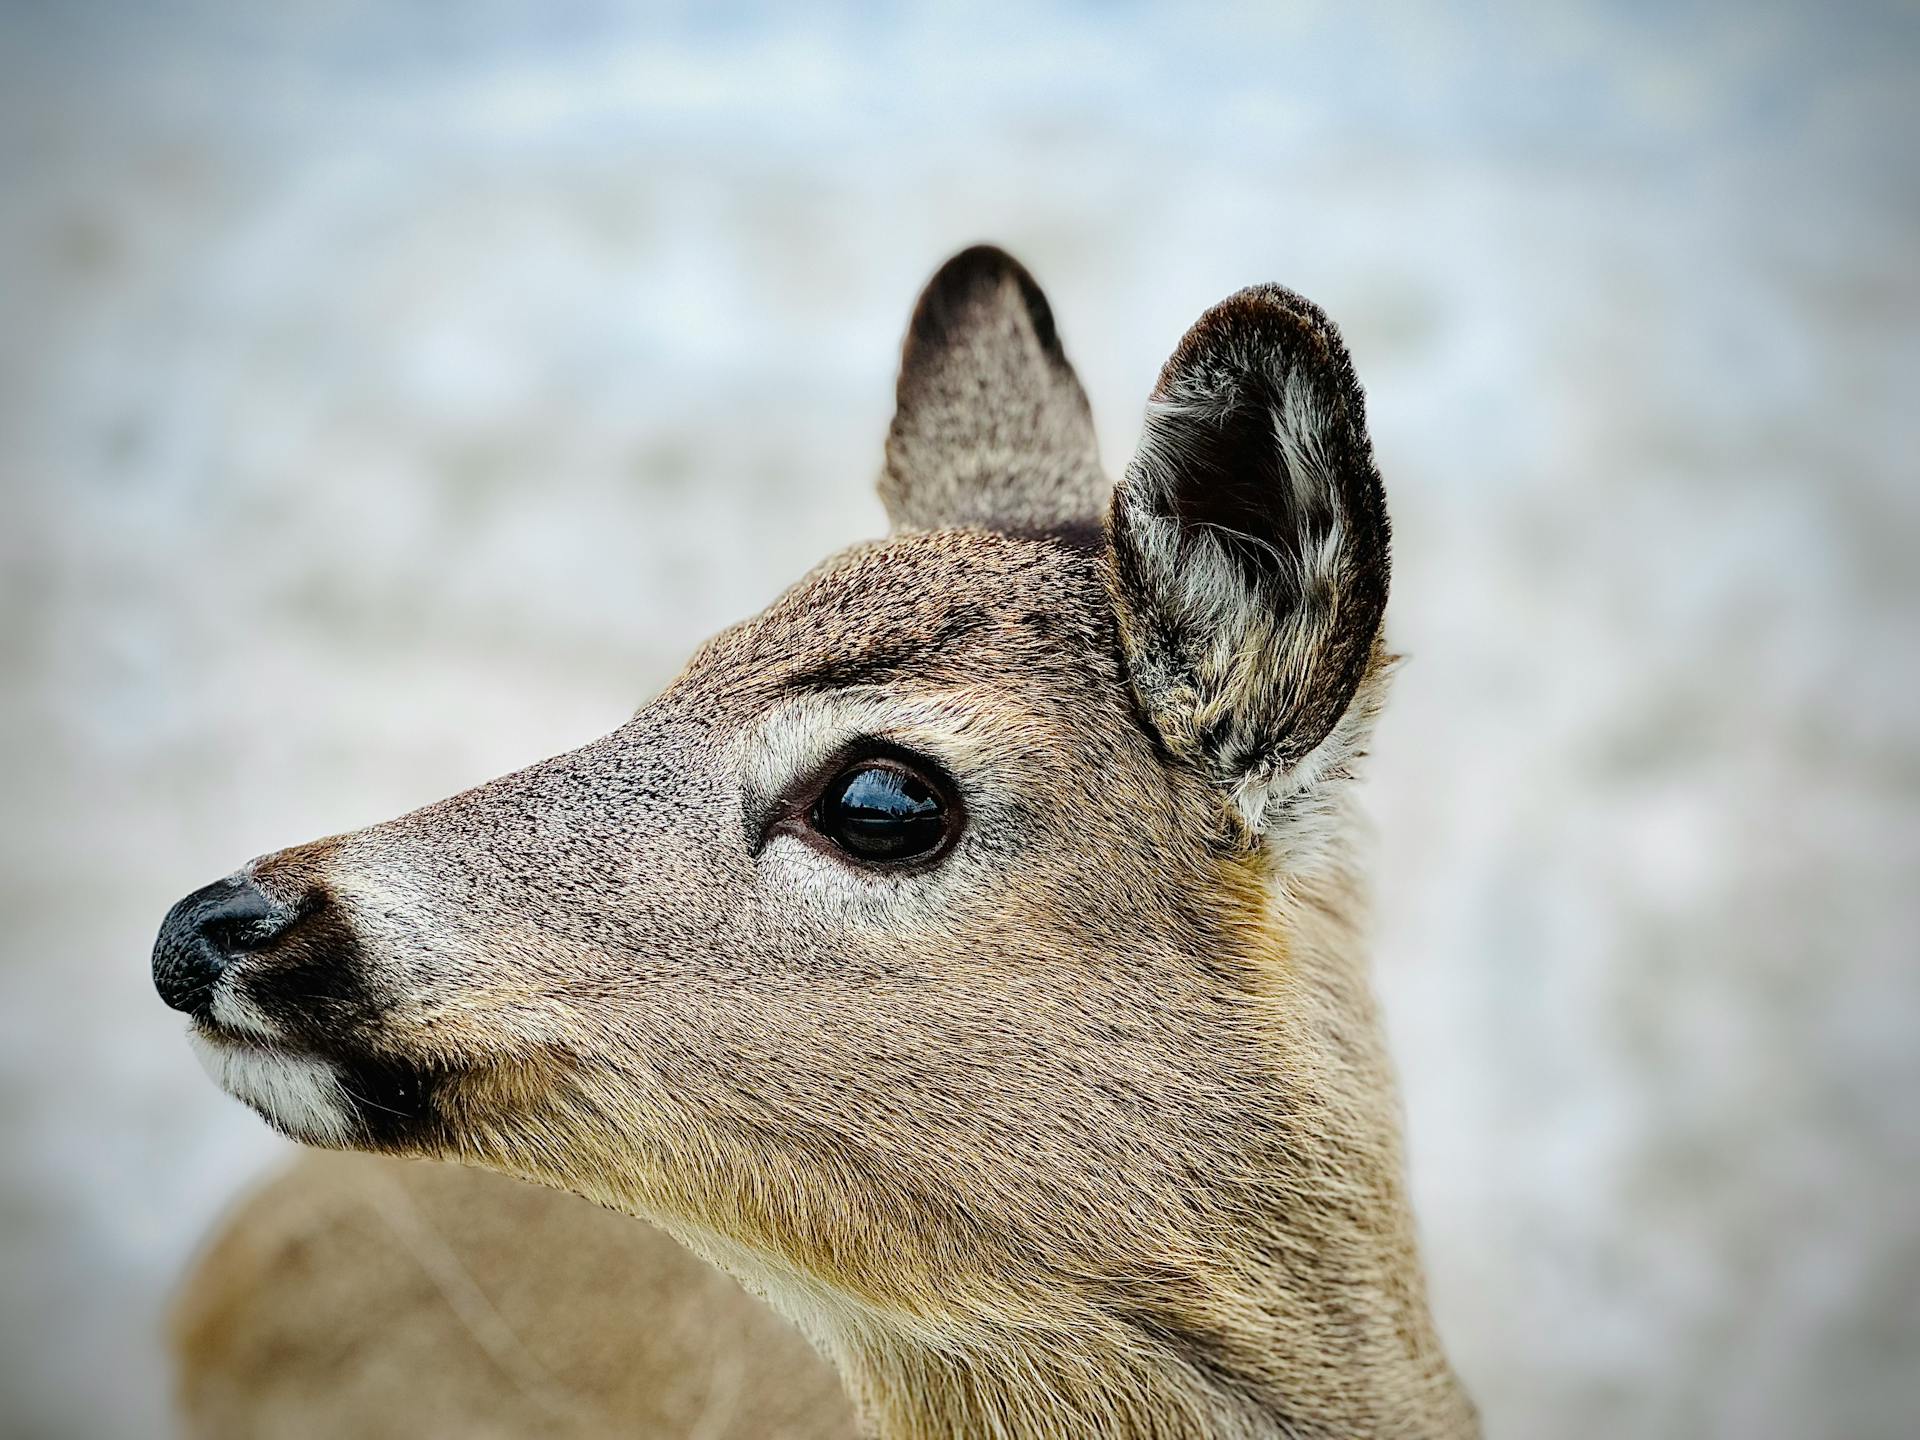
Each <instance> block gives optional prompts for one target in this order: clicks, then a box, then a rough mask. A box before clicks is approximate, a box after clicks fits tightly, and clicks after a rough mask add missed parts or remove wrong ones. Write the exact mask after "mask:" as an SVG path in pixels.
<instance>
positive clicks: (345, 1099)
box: [188, 1016, 439, 1149]
mask: <svg viewBox="0 0 1920 1440" xmlns="http://www.w3.org/2000/svg"><path fill="white" fill-rule="evenodd" d="M188 1041H189V1043H190V1044H191V1045H192V1047H193V1053H194V1055H195V1057H196V1058H197V1059H198V1060H199V1061H200V1064H201V1066H202V1067H203V1068H204V1069H205V1070H206V1072H207V1074H208V1075H209V1076H210V1077H211V1078H212V1079H213V1081H214V1083H215V1084H217V1085H219V1086H220V1088H221V1089H223V1090H225V1091H226V1092H227V1093H228V1094H229V1095H231V1096H233V1097H234V1098H235V1099H236V1100H239V1101H241V1102H242V1103H244V1104H245V1105H247V1106H248V1107H249V1108H251V1109H252V1110H254V1111H255V1112H256V1113H257V1114H258V1115H259V1116H260V1117H261V1118H262V1119H264V1120H265V1121H266V1122H267V1123H268V1124H269V1125H271V1126H273V1128H274V1129H276V1130H278V1131H280V1133H281V1134H283V1135H286V1136H288V1137H290V1138H291V1139H294V1140H298V1141H301V1142H302V1143H303V1144H307V1145H320V1146H326V1147H332V1148H347V1147H353V1148H372V1149H412V1148H416V1147H417V1146H419V1145H420V1144H421V1142H422V1141H423V1140H424V1139H425V1138H426V1135H427V1133H428V1132H429V1131H430V1130H432V1129H433V1128H434V1127H435V1126H436V1125H437V1123H438V1119H437V1117H438V1112H437V1110H436V1108H435V1105H434V1092H435V1090H436V1089H437V1088H438V1083H439V1082H438V1080H437V1079H436V1077H434V1076H431V1075H429V1074H427V1073H426V1072H424V1071H422V1070H420V1069H419V1068H418V1067H415V1066H411V1065H406V1064H403V1063H400V1062H396V1061H393V1060H388V1059H382V1058H378V1057H375V1056H372V1055H368V1054H359V1053H353V1052H352V1051H348V1050H345V1049H342V1050H337V1051H336V1050H333V1049H332V1048H331V1047H330V1048H329V1050H327V1051H325V1052H323V1051H320V1050H317V1049H314V1048H311V1047H308V1046H305V1045H302V1044H299V1043H297V1042H293V1041H288V1040H283V1039H278V1038H265V1037H263V1036H261V1035H260V1034H259V1033H257V1032H254V1031H251V1030H245V1029H240V1028H237V1027H234V1026H232V1025H229V1024H223V1023H222V1022H221V1021H219V1020H217V1019H214V1018H212V1017H210V1016H207V1017H200V1018H197V1019H196V1020H195V1021H194V1023H193V1025H192V1026H191V1027H190V1029H189V1031H188Z"/></svg>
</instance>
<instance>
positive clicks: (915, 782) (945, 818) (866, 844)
mask: <svg viewBox="0 0 1920 1440" xmlns="http://www.w3.org/2000/svg"><path fill="white" fill-rule="evenodd" d="M813 827H814V829H816V830H818V831H819V832H820V833H821V834H822V835H825V836H826V837H827V838H828V839H829V840H831V841H833V843H834V844H836V845H838V846H839V847H840V848H841V849H842V850H844V851H846V852H847V853H848V854H849V855H852V856H854V857H856V858H857V859H861V860H919V859H923V858H924V857H926V856H928V855H931V854H932V853H933V852H934V851H936V850H938V849H939V848H940V847H941V846H942V845H943V844H945V843H946V841H947V837H948V835H949V833H950V832H951V830H952V828H953V827H952V810H951V807H950V806H949V805H948V804H947V800H946V797H945V796H944V795H942V794H941V793H940V791H939V789H938V788H937V787H936V786H935V785H934V784H933V782H932V781H931V780H928V779H927V778H926V776H924V775H922V774H920V773H919V772H918V771H916V770H913V769H911V768H909V767H908V766H906V765H903V764H901V763H900V762H899V761H896V760H862V761H861V762H860V763H859V764H857V765H854V766H852V767H850V768H849V769H847V770H846V771H845V772H843V773H842V774H841V775H839V776H838V777H837V778H836V779H834V781H833V782H832V783H831V784H829V785H828V786H827V788H826V790H825V791H823V792H822V793H821V796H820V803H819V804H818V805H816V806H815V807H814V811H813Z"/></svg>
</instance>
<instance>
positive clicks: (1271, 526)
mask: <svg viewBox="0 0 1920 1440" xmlns="http://www.w3.org/2000/svg"><path fill="white" fill-rule="evenodd" d="M1111 534H1112V543H1113V560H1114V570H1113V575H1114V584H1115V600H1116V604H1117V607H1118V611H1119V616H1120V633H1121V639H1122V644H1123V646H1124V649H1125V652H1126V657H1127V663H1128V668H1129V673H1130V676H1131V680H1132V683H1133V686H1134V689H1135V691H1136V693H1137V694H1138V696H1139V698H1140V701H1141V704H1142V706H1143V707H1144V709H1145V710H1146V712H1147V714H1148V716H1149V717H1150V718H1151V720H1152V722H1153V723H1154V725H1155V726H1156V728H1157V729H1158V730H1159V732H1160V734H1161V737H1162V739H1163V740H1164V741H1165V743H1166V745H1167V748H1168V749H1169V750H1170V751H1171V752H1172V753H1173V754H1174V755H1176V756H1178V757H1181V758H1182V759H1184V760H1187V761H1189V762H1191V763H1195V764H1198V765H1200V766H1202V767H1204V769H1205V770H1206V771H1207V772H1209V773H1210V774H1211V776H1212V777H1213V778H1214V779H1215V781H1216V782H1217V783H1218V784H1220V785H1221V786H1222V787H1223V788H1224V789H1225V790H1226V791H1227V792H1228V794H1229V795H1230V797H1231V799H1232V802H1233V808H1234V810H1235V811H1237V812H1238V814H1239V815H1240V817H1241V819H1242V820H1243V821H1244V822H1245V824H1246V826H1247V829H1248V830H1249V832H1251V833H1252V834H1255V835H1258V834H1260V833H1263V832H1265V831H1268V830H1270V829H1272V828H1273V826H1274V825H1276V824H1277V823H1278V822H1279V820H1280V819H1281V818H1282V817H1283V816H1284V815H1285V814H1286V813H1287V806H1288V805H1289V803H1290V802H1291V801H1293V800H1294V799H1295V798H1296V797H1299V796H1301V795H1303V794H1305V793H1307V792H1308V791H1309V790H1311V789H1313V788H1314V783H1313V782H1314V781H1315V780H1316V779H1318V778H1320V777H1322V776H1324V775H1326V774H1328V773H1329V772H1330V771H1335V770H1338V769H1340V768H1343V767H1344V766H1345V764H1346V762H1347V761H1348V759H1349V758H1350V757H1351V754H1352V751H1353V750H1354V749H1355V748H1356V747H1357V746H1358V745H1359V744H1360V743H1362V741H1363V739H1364V733H1363V732H1364V728H1365V721H1366V719H1367V718H1369V717H1368V716H1367V715H1365V714H1362V713H1358V712H1362V711H1365V710H1367V709H1368V708H1369V705H1370V704H1371V701H1369V702H1368V704H1365V705H1356V704H1355V695H1356V692H1358V691H1359V690H1360V687H1361V683H1362V681H1363V679H1365V678H1367V676H1368V674H1369V670H1370V667H1373V666H1375V665H1376V664H1377V663H1378V662H1379V660H1380V657H1379V655H1378V654H1377V653H1376V647H1377V644H1378V640H1379V635H1380V627H1381V620H1382V617H1383V615H1384V613H1385V610H1386V603H1387V578H1388V550H1389V547H1388V529H1387V510H1386V500H1385V497H1384V495H1383V493H1382V491H1381V487H1380V476H1379V472H1378V471H1376V470H1375V469H1374V464H1373V455H1372V449H1371V446H1370V445H1369V443H1368V440H1367V429H1366V415H1365V409H1364V402H1363V400H1362V398H1361V394H1360V386H1359V384H1358V382H1357V381H1356V380H1355V379H1354V374H1353V365H1352V362H1351V361H1350V360H1349V359H1348V357H1347V351H1346V347H1345V346H1344V345H1342V344H1341V342H1340V336H1339V332H1338V331H1336V330H1335V329H1334V327H1333V325H1332V324H1331V323H1330V322H1329V321H1328V320H1327V318H1326V316H1325V315H1323V314H1321V312H1320V311H1319V309H1318V308H1316V307H1315V306H1313V305H1312V304H1310V303H1308V302H1307V301H1305V300H1303V299H1301V298H1300V297H1299V296H1298V295H1295V294H1293V293H1292V292H1291V291H1288V290H1283V289H1280V288H1279V287H1278V286H1262V287H1258V288H1255V289H1251V290H1243V291H1241V292H1240V293H1239V294H1238V295H1235V296H1233V297H1232V298H1231V299H1229V300H1226V301H1223V302H1222V303H1221V304H1219V305H1217V306H1215V307H1214V308H1213V309H1212V310H1209V311H1208V312H1207V313H1206V314H1205V315H1203V316H1201V317H1200V320H1199V322H1198V323H1197V324H1196V325H1195V326H1194V327H1193V329H1192V330H1190V331H1188V332H1187V336H1186V338H1185V339H1184V340H1182V341H1181V342H1180V347H1179V349H1177V350H1176V351H1174V354H1173V358H1172V359H1171V360H1169V361H1168V362H1167V366H1166V369H1165V370H1163V371H1162V372H1161V375H1160V383H1159V385H1158V386H1157V387H1156V388H1155V389H1154V392H1153V398H1152V399H1151V401H1150V402H1149V403H1148V406H1147V419H1146V429H1145V433H1144V435H1143V437H1142V439H1141V442H1140V451H1139V454H1138V455H1137V456H1136V457H1135V458H1134V461H1133V463H1132V464H1131V465H1130V466H1128V467H1127V473H1126V478H1125V479H1124V480H1123V481H1122V482H1121V484H1120V486H1119V489H1118V490H1117V492H1116V493H1115V495H1114V499H1113V511H1112V525H1111ZM1370 693H1371V692H1370ZM1350 710H1351V711H1354V712H1356V713H1355V714H1354V716H1353V718H1352V721H1351V723H1343V722H1347V721H1348V717H1349V711H1350Z"/></svg>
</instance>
